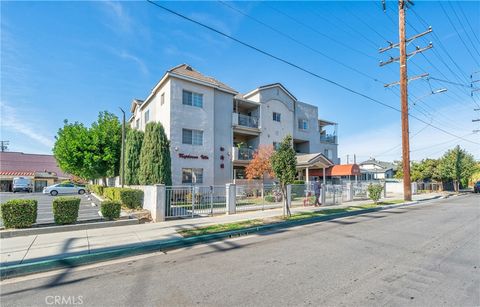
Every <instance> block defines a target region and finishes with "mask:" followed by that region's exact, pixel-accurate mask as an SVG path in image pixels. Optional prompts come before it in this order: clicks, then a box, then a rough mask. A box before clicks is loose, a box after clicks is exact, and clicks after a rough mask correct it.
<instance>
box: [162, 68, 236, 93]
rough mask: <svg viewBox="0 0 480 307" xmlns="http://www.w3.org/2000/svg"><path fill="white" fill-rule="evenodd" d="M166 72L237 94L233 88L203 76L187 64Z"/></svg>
mask: <svg viewBox="0 0 480 307" xmlns="http://www.w3.org/2000/svg"><path fill="white" fill-rule="evenodd" d="M168 72H169V73H174V74H178V75H182V76H186V77H189V78H193V79H196V80H199V81H203V82H207V83H210V84H212V85H214V86H216V87H218V88H220V89H224V90H227V91H230V92H236V93H237V91H236V90H235V89H234V88H232V87H230V86H228V85H226V84H225V83H223V82H220V81H218V80H217V79H215V78H212V77H209V76H205V75H203V74H202V73H200V72H199V71H197V70H195V69H193V67H192V66H190V65H188V64H181V65H178V66H175V67H173V68H172V69H170V70H169V71H168Z"/></svg>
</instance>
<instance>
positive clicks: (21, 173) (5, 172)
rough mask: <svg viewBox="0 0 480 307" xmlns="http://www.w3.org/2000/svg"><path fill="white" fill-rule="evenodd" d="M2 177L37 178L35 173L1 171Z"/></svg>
mask: <svg viewBox="0 0 480 307" xmlns="http://www.w3.org/2000/svg"><path fill="white" fill-rule="evenodd" d="M0 176H32V177H33V176H35V172H22V171H0Z"/></svg>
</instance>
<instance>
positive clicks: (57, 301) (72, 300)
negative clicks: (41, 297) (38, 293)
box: [45, 295, 83, 305]
mask: <svg viewBox="0 0 480 307" xmlns="http://www.w3.org/2000/svg"><path fill="white" fill-rule="evenodd" d="M45 304H47V305H82V304H83V296H82V295H79V296H73V295H69V296H64V295H48V296H46V297H45Z"/></svg>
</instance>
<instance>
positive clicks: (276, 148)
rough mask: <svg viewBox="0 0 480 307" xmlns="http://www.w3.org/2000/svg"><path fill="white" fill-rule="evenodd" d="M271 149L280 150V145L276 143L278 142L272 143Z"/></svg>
mask: <svg viewBox="0 0 480 307" xmlns="http://www.w3.org/2000/svg"><path fill="white" fill-rule="evenodd" d="M273 149H275V150H279V149H280V143H278V142H273Z"/></svg>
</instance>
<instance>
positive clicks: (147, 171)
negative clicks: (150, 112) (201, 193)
mask: <svg viewBox="0 0 480 307" xmlns="http://www.w3.org/2000/svg"><path fill="white" fill-rule="evenodd" d="M139 179H140V184H144V185H151V184H158V183H163V184H165V185H172V170H171V159H170V142H169V141H168V139H167V135H166V134H165V130H164V129H163V126H162V124H160V123H154V122H150V123H148V124H147V126H146V127H145V135H144V138H143V143H142V150H141V152H140V174H139Z"/></svg>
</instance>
